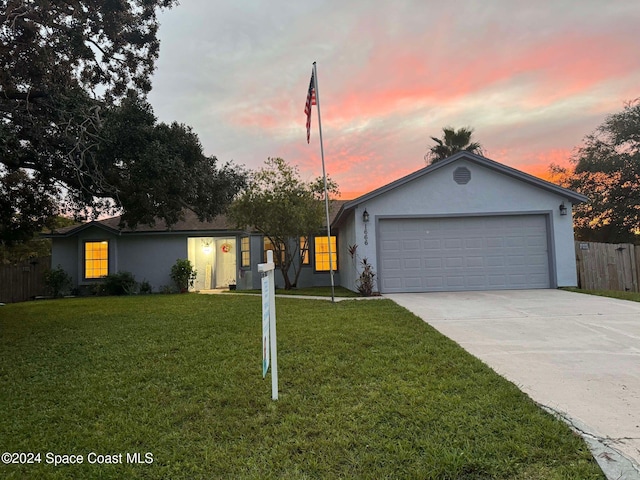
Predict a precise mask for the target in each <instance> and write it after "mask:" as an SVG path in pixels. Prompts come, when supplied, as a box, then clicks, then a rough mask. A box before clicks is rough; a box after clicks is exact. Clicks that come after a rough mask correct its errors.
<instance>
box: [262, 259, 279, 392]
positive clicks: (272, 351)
mask: <svg viewBox="0 0 640 480" xmlns="http://www.w3.org/2000/svg"><path fill="white" fill-rule="evenodd" d="M275 269H276V265H275V263H274V262H273V250H268V251H267V263H260V264H259V265H258V272H260V273H262V275H263V276H262V378H264V377H265V376H266V375H267V370H269V363H271V399H272V400H277V399H278V343H277V338H276V285H275V278H274V274H275Z"/></svg>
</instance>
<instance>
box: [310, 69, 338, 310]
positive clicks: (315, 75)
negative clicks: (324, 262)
mask: <svg viewBox="0 0 640 480" xmlns="http://www.w3.org/2000/svg"><path fill="white" fill-rule="evenodd" d="M313 81H314V86H313V88H314V89H315V91H316V107H317V108H318V129H319V130H320V156H321V157H322V179H323V181H324V208H325V212H326V215H327V246H328V247H329V272H330V277H331V301H332V302H334V303H335V301H336V300H335V285H334V283H333V258H332V257H333V252H332V251H331V222H330V219H329V193H328V192H327V172H326V170H325V168H324V146H323V144H322V122H321V120H320V92H319V91H318V70H317V69H316V62H313Z"/></svg>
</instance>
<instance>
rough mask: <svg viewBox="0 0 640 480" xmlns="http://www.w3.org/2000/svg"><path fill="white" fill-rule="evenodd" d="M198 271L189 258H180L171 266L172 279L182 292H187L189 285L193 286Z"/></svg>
mask: <svg viewBox="0 0 640 480" xmlns="http://www.w3.org/2000/svg"><path fill="white" fill-rule="evenodd" d="M196 273H197V272H196V271H195V269H194V268H193V265H191V262H190V261H189V260H188V259H186V258H179V259H178V260H176V263H175V264H174V265H173V267H171V280H173V282H174V283H175V285H176V287H177V288H178V290H179V291H180V292H186V291H187V290H188V289H189V287H193V282H194V281H195V279H196Z"/></svg>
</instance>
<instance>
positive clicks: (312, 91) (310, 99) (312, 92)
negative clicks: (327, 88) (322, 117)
mask: <svg viewBox="0 0 640 480" xmlns="http://www.w3.org/2000/svg"><path fill="white" fill-rule="evenodd" d="M315 104H316V87H315V82H314V80H313V70H312V71H311V81H310V82H309V91H308V92H307V103H305V105H304V113H305V115H306V116H307V143H309V138H310V137H311V105H315Z"/></svg>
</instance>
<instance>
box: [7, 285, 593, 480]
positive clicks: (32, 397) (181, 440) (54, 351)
mask: <svg viewBox="0 0 640 480" xmlns="http://www.w3.org/2000/svg"><path fill="white" fill-rule="evenodd" d="M277 309H278V310H277V311H278V340H279V352H278V353H279V367H280V368H279V373H280V399H279V400H278V401H277V402H273V401H272V400H271V392H270V390H271V382H270V379H269V378H268V377H267V379H266V380H263V379H262V375H261V338H260V335H261V318H260V298H258V297H251V296H231V295H212V296H209V295H193V294H188V295H152V296H144V297H102V298H83V299H69V300H52V301H42V302H32V303H23V304H14V305H7V306H4V307H0V332H1V336H0V392H1V393H0V411H1V412H3V414H2V417H1V420H0V452H5V451H9V452H42V455H43V456H44V454H45V453H46V452H55V453H59V454H82V455H85V458H86V456H87V455H88V454H89V453H90V452H96V453H100V454H118V453H123V454H124V453H128V452H140V453H141V454H142V458H144V454H145V453H147V452H149V453H152V454H153V463H151V464H126V463H125V464H122V465H92V464H89V463H87V462H86V461H85V463H83V464H82V465H69V466H58V467H53V466H52V465H46V464H45V463H44V461H43V462H42V463H40V464H35V465H0V472H1V473H0V475H1V476H2V477H3V478H15V479H21V478H53V479H56V478H60V479H62V478H65V479H66V478H148V479H161V478H162V479H164V478H172V479H182V478H184V479H198V478H203V479H204V478H207V479H208V478H256V479H257V478H261V479H262V478H296V479H298V478H421V479H448V478H450V479H454V478H456V479H458V478H504V479H507V478H509V479H511V478H520V479H525V478H526V479H554V478H556V479H560V478H581V479H591V478H604V476H603V475H602V473H601V471H600V470H599V467H598V466H597V464H596V463H595V461H594V460H593V458H592V457H591V455H590V453H589V451H588V449H587V447H586V445H585V444H584V443H583V442H582V440H581V439H580V438H578V437H576V436H575V435H574V434H573V433H571V431H570V430H569V429H568V427H567V426H566V425H564V424H563V423H561V422H560V421H558V420H556V419H554V418H553V417H551V416H550V415H548V414H547V413H545V412H543V411H542V410H541V409H539V408H538V407H537V406H536V405H535V404H534V403H533V402H532V401H531V400H530V399H529V398H528V397H526V396H525V395H524V394H523V393H521V392H520V391H519V390H518V389H517V388H516V387H515V386H514V385H513V384H511V383H509V382H507V381H506V380H504V379H503V378H502V377H500V376H498V375H497V374H495V373H494V372H493V371H492V370H490V369H489V368H488V367H486V366H485V365H484V364H483V363H482V362H480V361H479V360H477V359H475V358H474V357H472V356H470V355H469V354H467V353H466V352H464V351H463V350H462V349H461V348H460V347H458V346H457V345H456V344H455V343H453V342H452V341H450V340H448V339H447V338H446V337H443V336H442V335H440V334H439V333H437V332H436V331H435V330H434V329H432V328H431V327H429V326H428V325H426V324H424V323H423V322H422V321H420V320H419V319H418V318H417V317H415V316H413V315H412V314H410V313H409V312H407V311H406V310H404V309H402V308H400V307H398V306H397V305H396V304H394V303H393V302H391V301H389V300H379V301H374V302H358V301H345V302H340V303H337V304H332V303H331V302H327V301H320V300H317V301H313V300H300V299H286V298H279V299H277Z"/></svg>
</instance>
